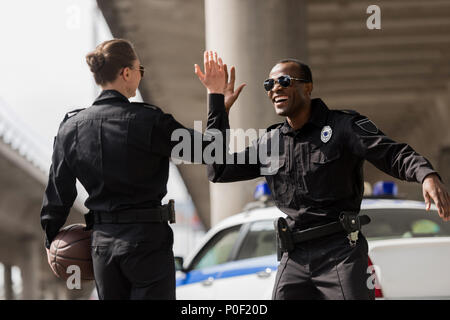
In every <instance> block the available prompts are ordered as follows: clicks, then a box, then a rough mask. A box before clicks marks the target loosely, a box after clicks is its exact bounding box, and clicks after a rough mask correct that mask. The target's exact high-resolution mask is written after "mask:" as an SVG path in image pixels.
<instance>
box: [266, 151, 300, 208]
mask: <svg viewBox="0 0 450 320" xmlns="http://www.w3.org/2000/svg"><path fill="white" fill-rule="evenodd" d="M288 160H289V159H288V158H287V157H286V155H282V156H280V158H279V160H278V161H277V162H273V163H272V165H271V170H272V171H273V172H276V173H274V174H273V175H267V176H266V180H267V182H268V183H269V186H270V189H271V191H272V195H273V200H274V201H275V204H276V205H277V206H279V207H287V206H289V204H290V202H291V201H292V199H293V197H294V185H293V184H292V182H290V180H291V172H290V170H289V163H288Z"/></svg>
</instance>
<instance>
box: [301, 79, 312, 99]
mask: <svg viewBox="0 0 450 320" xmlns="http://www.w3.org/2000/svg"><path fill="white" fill-rule="evenodd" d="M312 91H313V83H312V82H307V83H305V85H304V86H303V93H304V94H305V95H307V96H310V95H311V92H312Z"/></svg>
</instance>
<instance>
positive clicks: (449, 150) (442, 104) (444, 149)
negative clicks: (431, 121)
mask: <svg viewBox="0 0 450 320" xmlns="http://www.w3.org/2000/svg"><path fill="white" fill-rule="evenodd" d="M436 108H437V117H439V119H442V121H441V124H440V125H438V126H436V130H437V131H438V133H439V137H440V138H441V143H440V146H439V147H440V148H439V155H438V164H437V170H438V171H439V173H440V175H441V177H442V179H443V180H444V182H445V184H446V185H447V187H450V166H449V165H448V164H449V163H450V129H449V127H448V123H449V121H450V82H448V83H447V90H446V93H445V94H442V95H440V96H438V97H437V99H436Z"/></svg>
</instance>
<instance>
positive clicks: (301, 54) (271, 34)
mask: <svg viewBox="0 0 450 320" xmlns="http://www.w3.org/2000/svg"><path fill="white" fill-rule="evenodd" d="M205 15H206V16H205V25H206V49H207V50H216V51H217V52H218V53H219V54H220V56H222V57H223V59H224V62H225V63H227V65H228V66H230V67H231V66H235V67H236V87H237V86H238V85H239V84H241V83H243V82H245V83H246V84H247V86H246V87H245V88H244V91H243V92H242V94H241V96H240V97H239V99H238V101H237V102H236V103H235V105H234V106H233V108H232V110H231V112H230V123H231V127H232V128H242V129H244V130H247V129H249V128H255V129H263V128H267V127H268V126H269V125H271V124H274V123H277V122H282V121H284V118H281V117H278V116H277V115H276V114H275V111H274V110H273V107H272V104H271V103H270V101H269V99H268V98H267V95H266V93H265V91H264V88H263V86H262V84H263V81H264V80H265V79H266V78H267V77H268V74H269V72H270V70H271V68H272V67H273V66H274V64H275V63H276V62H277V61H278V60H280V59H283V58H297V59H299V60H302V61H305V62H307V61H308V57H307V47H306V44H307V43H306V40H307V37H306V1H304V0H282V1H280V0H264V1H261V0H227V1H223V0H205ZM255 185H256V183H255V181H253V182H238V183H230V184H211V185H210V194H211V225H215V224H216V223H217V222H219V221H220V220H222V219H223V218H225V217H228V216H230V215H233V214H235V213H237V212H239V211H241V210H242V208H243V206H244V205H245V204H246V203H247V202H248V201H251V200H252V196H253V190H254V186H255Z"/></svg>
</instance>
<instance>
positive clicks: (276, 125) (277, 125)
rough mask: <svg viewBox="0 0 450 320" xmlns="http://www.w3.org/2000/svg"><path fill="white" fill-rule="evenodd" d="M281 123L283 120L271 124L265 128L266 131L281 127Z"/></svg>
mask: <svg viewBox="0 0 450 320" xmlns="http://www.w3.org/2000/svg"><path fill="white" fill-rule="evenodd" d="M283 123H284V122H280V123H275V124H273V125H271V126H270V127H268V128H267V129H266V130H267V131H270V130H273V129H279V128H281V126H282V125H283Z"/></svg>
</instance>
